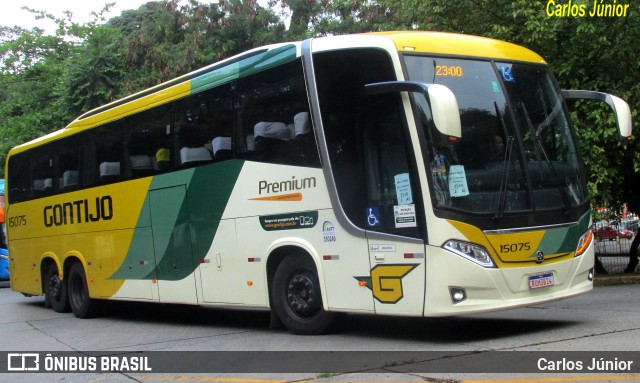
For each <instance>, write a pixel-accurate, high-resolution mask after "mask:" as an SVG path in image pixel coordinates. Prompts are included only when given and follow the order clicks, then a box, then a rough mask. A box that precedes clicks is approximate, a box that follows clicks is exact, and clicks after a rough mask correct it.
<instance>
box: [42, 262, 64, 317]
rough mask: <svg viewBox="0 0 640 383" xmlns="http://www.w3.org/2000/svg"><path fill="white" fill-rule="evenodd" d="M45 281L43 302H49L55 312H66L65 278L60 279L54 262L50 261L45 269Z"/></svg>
mask: <svg viewBox="0 0 640 383" xmlns="http://www.w3.org/2000/svg"><path fill="white" fill-rule="evenodd" d="M45 281H46V282H45V291H44V294H45V302H47V303H48V304H50V305H51V308H53V311H55V312H58V313H68V312H69V310H70V306H69V298H68V296H67V280H66V279H60V272H59V271H58V266H57V265H56V264H55V263H52V264H51V265H50V266H49V268H48V269H47V275H46V278H45Z"/></svg>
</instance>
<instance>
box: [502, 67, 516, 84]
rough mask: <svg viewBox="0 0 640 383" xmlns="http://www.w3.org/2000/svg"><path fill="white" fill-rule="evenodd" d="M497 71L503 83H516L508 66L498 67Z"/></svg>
mask: <svg viewBox="0 0 640 383" xmlns="http://www.w3.org/2000/svg"><path fill="white" fill-rule="evenodd" d="M498 69H499V70H500V73H502V79H503V80H504V81H505V82H516V78H515V77H514V76H513V72H511V67H510V66H500V67H498Z"/></svg>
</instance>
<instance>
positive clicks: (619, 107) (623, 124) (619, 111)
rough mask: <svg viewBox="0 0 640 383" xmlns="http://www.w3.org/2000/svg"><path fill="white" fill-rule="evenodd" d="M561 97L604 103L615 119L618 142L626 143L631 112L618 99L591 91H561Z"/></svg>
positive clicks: (629, 131)
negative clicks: (618, 135) (609, 108)
mask: <svg viewBox="0 0 640 383" xmlns="http://www.w3.org/2000/svg"><path fill="white" fill-rule="evenodd" d="M562 97H564V99H565V100H595V101H600V102H604V103H606V104H607V105H609V106H610V107H611V109H613V114H614V116H615V117H616V124H617V125H618V133H619V134H620V141H622V142H626V141H628V140H629V139H630V137H631V110H630V109H629V104H627V103H626V101H624V100H623V99H621V98H620V97H616V96H613V95H611V94H607V93H602V92H595V91H591V90H563V91H562Z"/></svg>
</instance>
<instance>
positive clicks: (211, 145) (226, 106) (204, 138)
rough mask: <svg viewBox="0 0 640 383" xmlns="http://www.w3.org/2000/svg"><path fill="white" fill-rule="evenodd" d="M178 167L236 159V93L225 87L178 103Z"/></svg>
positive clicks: (227, 86)
mask: <svg viewBox="0 0 640 383" xmlns="http://www.w3.org/2000/svg"><path fill="white" fill-rule="evenodd" d="M176 120H177V121H176V126H175V129H176V133H177V134H176V135H177V137H178V140H177V148H176V150H177V152H178V156H179V158H177V161H176V163H177V166H180V167H189V166H194V165H198V164H202V163H207V162H213V161H222V160H226V159H229V158H232V157H233V151H232V132H233V89H232V87H231V84H226V85H222V86H219V87H216V88H214V89H210V90H208V91H205V92H202V93H198V94H195V95H193V96H190V97H187V98H185V99H182V100H180V101H178V103H177V112H176Z"/></svg>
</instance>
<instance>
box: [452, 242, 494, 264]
mask: <svg viewBox="0 0 640 383" xmlns="http://www.w3.org/2000/svg"><path fill="white" fill-rule="evenodd" d="M442 247H443V248H444V249H447V250H449V251H450V252H452V253H455V254H458V255H459V256H461V257H464V258H467V259H468V260H470V261H472V262H475V263H477V264H478V265H480V266H483V267H496V264H495V263H493V259H491V256H490V255H489V252H488V251H487V249H485V248H484V247H482V246H480V245H476V244H473V243H469V242H463V241H458V240H455V239H450V240H448V241H447V242H445V244H444V245H443V246H442Z"/></svg>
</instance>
